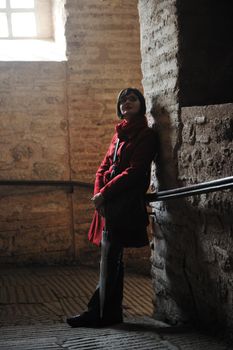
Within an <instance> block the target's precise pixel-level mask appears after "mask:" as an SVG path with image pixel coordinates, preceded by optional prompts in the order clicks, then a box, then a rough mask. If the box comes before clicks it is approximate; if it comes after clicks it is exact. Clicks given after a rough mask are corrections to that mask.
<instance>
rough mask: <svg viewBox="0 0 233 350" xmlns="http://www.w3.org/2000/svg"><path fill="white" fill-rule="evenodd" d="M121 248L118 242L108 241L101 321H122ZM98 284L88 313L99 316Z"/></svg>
mask: <svg viewBox="0 0 233 350" xmlns="http://www.w3.org/2000/svg"><path fill="white" fill-rule="evenodd" d="M122 256H123V247H122V245H121V244H120V243H119V242H116V241H112V240H111V239H110V240H109V248H108V255H107V262H106V263H107V271H106V287H105V298H104V300H105V302H104V308H103V320H105V321H108V320H115V319H119V320H120V319H122V299H123V279H124V266H123V261H122ZM99 289H100V288H99V284H98V285H97V288H96V290H95V292H94V294H93V296H92V297H91V299H90V301H89V303H88V311H89V312H91V313H93V314H95V315H96V316H97V317H98V318H99V315H100V297H99Z"/></svg>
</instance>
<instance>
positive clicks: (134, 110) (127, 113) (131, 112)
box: [120, 92, 141, 120]
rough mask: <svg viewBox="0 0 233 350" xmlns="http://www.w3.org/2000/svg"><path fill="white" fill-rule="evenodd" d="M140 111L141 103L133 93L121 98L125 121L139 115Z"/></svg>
mask: <svg viewBox="0 0 233 350" xmlns="http://www.w3.org/2000/svg"><path fill="white" fill-rule="evenodd" d="M140 109H141V102H140V101H139V99H138V97H137V95H135V94H134V93H133V92H131V93H129V94H128V95H126V96H123V97H121V98H120V111H121V114H122V116H123V118H124V119H127V120H130V119H132V118H133V117H134V116H135V115H138V114H139V112H140Z"/></svg>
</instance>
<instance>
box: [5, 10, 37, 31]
mask: <svg viewBox="0 0 233 350" xmlns="http://www.w3.org/2000/svg"><path fill="white" fill-rule="evenodd" d="M11 23H12V34H13V36H14V37H33V36H36V19H35V14H34V13H27V12H21V13H12V15H11Z"/></svg>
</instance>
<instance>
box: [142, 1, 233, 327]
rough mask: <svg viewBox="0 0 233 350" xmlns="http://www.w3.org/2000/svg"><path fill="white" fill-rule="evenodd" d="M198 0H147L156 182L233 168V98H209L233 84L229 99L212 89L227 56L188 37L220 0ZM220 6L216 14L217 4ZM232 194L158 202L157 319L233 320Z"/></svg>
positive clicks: (145, 62)
mask: <svg viewBox="0 0 233 350" xmlns="http://www.w3.org/2000/svg"><path fill="white" fill-rule="evenodd" d="M197 3H198V6H197V5H195V4H194V2H191V4H190V7H189V4H188V3H187V2H186V1H180V0H179V1H173V0H167V1H166V0H157V1H147V2H146V3H145V2H144V1H139V18H140V24H141V38H142V40H141V52H142V72H143V86H144V90H145V94H146V96H147V106H148V107H149V109H148V113H150V119H151V123H152V124H153V125H154V127H156V128H157V130H158V135H159V138H160V152H159V157H158V159H157V163H156V168H155V171H154V173H153V174H154V177H153V179H152V182H153V185H154V188H155V189H160V190H162V189H169V188H173V187H181V186H186V185H189V184H192V183H197V182H202V181H208V180H213V179H215V178H221V177H225V176H231V175H232V164H233V159H232V151H231V150H232V134H233V130H232V104H223V105H216V106H213V105H209V106H208V103H209V102H210V100H211V101H212V102H213V101H214V102H215V103H217V102H218V103H219V102H220V101H221V102H226V101H227V99H229V93H228V92H229V91H228V89H226V90H223V91H225V92H226V94H224V92H223V94H222V95H221V94H218V93H217V96H218V97H220V98H221V100H220V101H219V100H218V99H215V97H216V95H215V96H214V95H213V94H212V95H211V94H209V90H208V91H206V90H205V88H204V89H203V87H205V86H207V84H208V79H209V77H210V75H209V73H208V72H209V71H208V68H209V65H210V67H211V70H212V69H213V67H214V66H218V63H219V65H221V62H222V58H223V56H221V55H217V54H216V55H215V59H216V60H218V58H219V61H215V62H214V63H213V62H212V61H211V57H213V56H211V50H212V49H213V47H212V46H210V48H208V46H207V45H204V47H205V50H206V51H207V53H206V54H205V55H204V56H205V61H204V62H202V65H198V62H197V61H195V57H198V54H199V53H200V52H199V51H198V50H196V49H197V46H198V36H197V37H196V39H197V41H196V42H195V43H194V47H192V41H191V42H189V40H188V39H190V38H191V37H192V36H193V35H194V33H195V34H196V35H197V32H198V30H199V29H198V27H196V26H195V23H197V17H196V16H198V13H201V12H202V11H203V18H202V19H203V23H204V15H205V16H206V18H205V19H206V21H207V22H208V23H209V22H210V21H211V19H213V18H215V15H214V16H212V12H211V5H210V4H209V7H208V11H206V2H203V4H202V2H200V1H198V2H197ZM211 4H212V3H211ZM192 5H193V6H192ZM214 5H216V3H215V2H214ZM229 6H230V5H229ZM195 10H198V13H196V12H195ZM213 11H214V14H216V13H215V11H216V7H215V6H214V7H213ZM224 11H225V12H227V8H225V10H224ZM186 16H187V18H186ZM211 16H212V17H211ZM227 18H228V14H227ZM221 20H222V19H221ZM227 23H228V22H227ZM187 26H188V27H187ZM188 28H190V30H189V31H188ZM224 28H226V26H224ZM185 30H186V31H185ZM195 30H196V32H195ZM184 31H185V32H184ZM208 33H209V35H210V31H209V32H208ZM221 33H222V32H221ZM222 34H223V33H222ZM226 36H227V37H228V38H229V33H228V32H227V33H226ZM204 41H205V40H204ZM207 41H208V40H207V39H206V41H205V44H206V43H207ZM210 41H211V38H210ZM211 42H212V43H213V42H214V40H212V41H211ZM201 43H202V44H203V42H202V39H201ZM224 43H225V44H226V43H227V45H225V46H224ZM228 44H229V41H225V40H223V46H224V47H223V52H227V53H228V59H230V57H232V56H231V51H229V45H228ZM195 45H196V46H195ZM216 45H219V41H218V40H217V42H216ZM191 48H192V49H193V50H194V51H191V52H190V50H191ZM192 53H194V56H192ZM195 55H196V56H195ZM202 69H205V70H206V72H205V74H202ZM225 73H226V72H225ZM224 77H225V78H226V79H227V76H226V74H225V75H224V74H223V75H222V78H221V79H223V81H227V80H224ZM194 78H196V79H194ZM221 79H220V80H221ZM189 83H190V86H189V87H188V84H189ZM186 87H187V88H186ZM202 91H204V92H205V93H204V95H203V96H204V97H203V96H202ZM216 91H218V89H217V90H216ZM230 91H231V90H230ZM201 96H202V97H203V99H202V101H201V103H200V104H202V105H203V104H204V102H205V101H206V106H203V107H183V108H182V106H184V105H185V104H187V105H190V104H192V103H193V101H196V102H197V103H199V102H200V98H201ZM224 96H225V98H226V99H224V98H223V97H224ZM210 97H211V98H210ZM192 98H193V99H192ZM228 101H229V100H228ZM231 202H232V193H231V192H229V191H226V192H217V193H212V194H208V195H207V194H206V195H201V196H195V197H192V198H189V199H177V200H172V201H166V202H165V201H164V202H158V203H155V204H153V206H152V211H153V212H154V215H153V217H152V219H153V227H154V240H153V245H152V249H153V250H152V276H153V285H154V291H155V299H154V303H155V313H154V316H155V317H156V318H158V319H162V320H165V321H168V322H170V323H174V324H176V323H180V322H189V321H190V320H192V321H195V322H196V323H197V324H198V325H200V324H205V325H208V326H217V327H219V326H222V327H225V326H226V327H229V328H232V327H233V322H232V312H231V310H232V305H233V300H232V266H231V265H232V249H231V246H232V224H233V222H232V218H231V212H232V203H231Z"/></svg>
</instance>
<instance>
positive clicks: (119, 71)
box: [0, 0, 141, 263]
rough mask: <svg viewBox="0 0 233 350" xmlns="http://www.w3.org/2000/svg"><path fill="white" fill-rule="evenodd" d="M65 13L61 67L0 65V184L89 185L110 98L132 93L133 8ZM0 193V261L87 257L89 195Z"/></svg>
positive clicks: (92, 5)
mask: <svg viewBox="0 0 233 350" xmlns="http://www.w3.org/2000/svg"><path fill="white" fill-rule="evenodd" d="M57 3H58V4H59V6H60V5H61V1H58V2H57ZM65 11H66V15H67V21H66V27H65V36H66V41H67V57H68V59H67V61H66V62H0V80H1V83H0V93H1V96H0V126H1V127H0V137H1V153H0V178H1V179H28V180H30V179H43V180H46V179H50V180H51V179H53V180H69V179H73V180H80V181H85V182H93V180H94V178H95V172H96V169H97V166H98V165H99V162H100V160H101V159H102V157H103V155H104V153H105V151H106V148H107V146H108V144H109V143H110V140H111V137H112V133H113V130H114V124H115V123H116V122H117V119H116V117H115V100H116V95H117V93H118V91H119V90H120V89H122V88H124V87H126V86H131V85H133V86H136V87H140V86H141V69H140V60H141V57H140V43H139V41H140V36H139V22H138V12H137V2H136V1H135V0H132V1H127V2H125V1H121V0H117V1H114V2H113V1H102V2H100V1H97V0H88V1H86V0H83V1H75V0H67V1H66V6H65ZM58 12H61V13H62V11H61V8H59V11H58ZM1 193H2V195H1V198H0V207H1V227H0V256H1V261H2V262H19V261H20V262H22V263H23V262H31V261H32V262H33V261H36V262H62V261H69V260H71V259H73V258H74V257H76V258H77V259H78V258H80V259H81V255H82V256H84V257H85V254H88V252H89V249H91V248H90V246H89V244H88V242H87V229H88V226H89V224H90V220H91V216H92V211H93V208H92V207H91V206H90V197H91V195H92V193H91V191H89V190H84V189H82V190H81V189H76V190H75V192H74V193H73V194H70V193H68V192H67V191H66V190H64V189H62V188H57V189H56V190H54V189H51V188H36V189H35V188H28V187H25V188H23V189H19V188H18V187H13V188H12V187H11V188H8V187H7V188H3V187H1ZM43 203H44V205H43ZM81 253H82V254H81ZM80 254H81V255H80Z"/></svg>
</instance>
